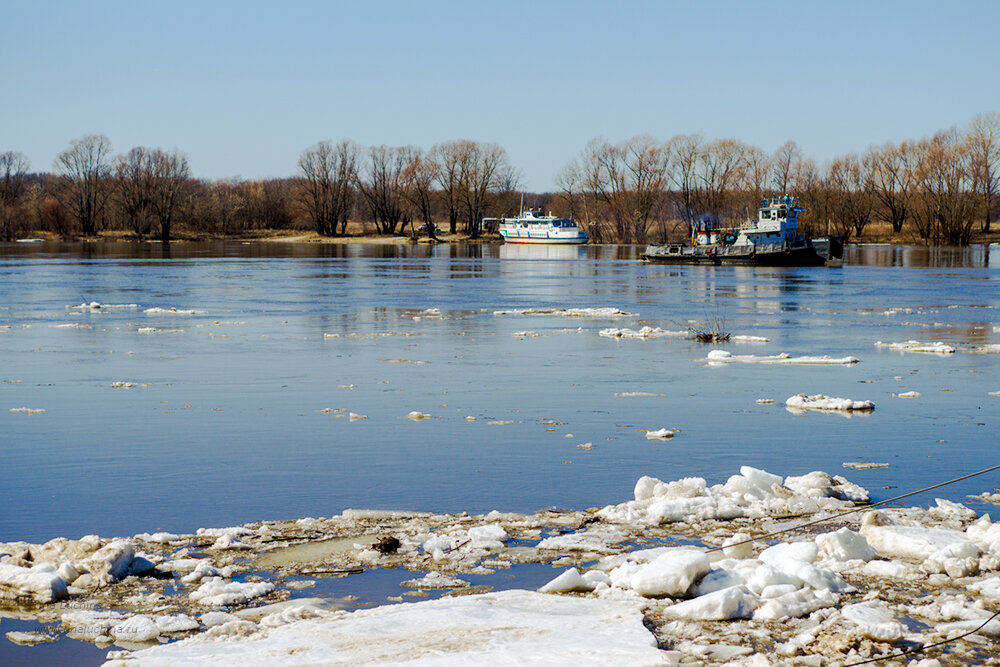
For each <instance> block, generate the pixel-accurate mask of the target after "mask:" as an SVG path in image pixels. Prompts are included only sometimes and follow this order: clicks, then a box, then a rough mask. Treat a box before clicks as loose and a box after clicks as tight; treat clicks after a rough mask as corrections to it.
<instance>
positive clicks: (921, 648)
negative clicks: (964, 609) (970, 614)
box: [843, 611, 1000, 667]
mask: <svg viewBox="0 0 1000 667" xmlns="http://www.w3.org/2000/svg"><path fill="white" fill-rule="evenodd" d="M997 616H1000V611H997V612H994V614H993V615H992V616H990V617H989V618H987V619H986V620H985V621H983V623H982V625H980V626H979V627H978V628H975V629H973V630H969V631H968V632H966V633H964V634H961V635H958V636H957V637H949V638H948V639H943V640H941V641H939V642H934V643H933V644H922V645H921V646H915V647H913V648H910V649H906V650H905V651H900V652H899V653H893V654H891V655H883V656H879V657H878V658H869V659H868V660H862V661H861V662H849V663H847V664H846V665H843V667H857V665H869V664H871V663H874V662H881V661H883V660H892V659H894V658H902V657H903V656H907V655H910V654H911V653H920V652H922V651H926V650H927V649H930V648H937V647H938V646H944V645H945V644H950V643H952V642H957V641H958V640H959V639H964V638H965V637H968V636H969V635H972V634H975V633H977V632H979V631H980V630H982V629H983V628H985V627H986V625H987V624H988V623H989V622H990V621H992V620H993V619H994V618H996V617H997Z"/></svg>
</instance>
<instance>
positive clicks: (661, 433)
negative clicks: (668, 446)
mask: <svg viewBox="0 0 1000 667" xmlns="http://www.w3.org/2000/svg"><path fill="white" fill-rule="evenodd" d="M646 437H647V438H649V439H650V440H655V439H659V440H666V439H667V438H672V437H674V432H673V431H671V430H670V429H667V428H658V429H656V430H654V431H646Z"/></svg>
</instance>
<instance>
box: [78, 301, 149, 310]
mask: <svg viewBox="0 0 1000 667" xmlns="http://www.w3.org/2000/svg"><path fill="white" fill-rule="evenodd" d="M138 307H139V306H138V305H137V304H134V303H99V302H97V301H91V302H90V303H81V304H80V305H79V306H66V309H67V310H135V309H136V308H138Z"/></svg>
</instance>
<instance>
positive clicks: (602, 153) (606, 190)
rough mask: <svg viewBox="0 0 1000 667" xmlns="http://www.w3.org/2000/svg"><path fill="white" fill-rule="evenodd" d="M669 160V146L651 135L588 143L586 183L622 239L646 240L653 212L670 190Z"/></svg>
mask: <svg viewBox="0 0 1000 667" xmlns="http://www.w3.org/2000/svg"><path fill="white" fill-rule="evenodd" d="M668 161H669V152H668V151H667V149H666V148H665V147H664V146H663V145H662V144H658V143H657V142H656V141H655V140H654V139H653V138H652V137H649V136H639V137H633V138H632V139H630V140H628V141H624V142H621V143H619V144H617V145H614V146H612V145H611V144H609V143H608V142H606V141H604V140H602V139H594V140H592V141H591V142H590V143H589V144H587V148H586V149H584V153H583V158H582V160H581V168H582V170H583V174H584V176H583V178H584V184H585V187H586V188H588V189H589V190H590V191H591V192H593V193H594V195H595V196H596V198H597V199H598V201H600V202H601V203H602V204H603V205H604V207H605V208H606V209H607V210H608V213H609V214H610V216H611V218H612V220H613V221H614V226H615V234H616V237H617V240H618V241H619V242H621V243H643V242H645V240H646V233H647V228H648V226H649V221H650V216H651V215H652V213H653V211H654V209H656V207H657V205H658V204H659V203H660V202H661V201H662V199H663V197H664V195H665V194H666V188H667V165H668Z"/></svg>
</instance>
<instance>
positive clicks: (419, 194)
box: [403, 147, 437, 236]
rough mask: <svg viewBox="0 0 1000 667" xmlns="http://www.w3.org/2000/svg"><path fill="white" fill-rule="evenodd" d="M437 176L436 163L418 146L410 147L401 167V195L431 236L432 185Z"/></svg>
mask: <svg viewBox="0 0 1000 667" xmlns="http://www.w3.org/2000/svg"><path fill="white" fill-rule="evenodd" d="M436 177H437V165H436V164H435V163H434V161H433V160H431V159H430V157H429V156H428V155H425V154H424V152H423V151H422V150H421V149H419V148H413V147H411V148H410V153H409V158H408V161H407V163H406V167H404V168H403V184H404V187H403V197H404V198H405V199H406V201H407V202H408V203H409V205H410V207H411V208H412V209H413V211H414V212H415V213H416V217H417V218H418V219H419V220H420V221H421V222H423V223H424V224H425V225H427V230H428V232H431V235H432V236H433V227H432V226H431V225H433V224H434V222H433V212H434V209H433V204H434V202H433V199H432V194H433V187H434V179H435V178H436Z"/></svg>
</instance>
